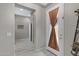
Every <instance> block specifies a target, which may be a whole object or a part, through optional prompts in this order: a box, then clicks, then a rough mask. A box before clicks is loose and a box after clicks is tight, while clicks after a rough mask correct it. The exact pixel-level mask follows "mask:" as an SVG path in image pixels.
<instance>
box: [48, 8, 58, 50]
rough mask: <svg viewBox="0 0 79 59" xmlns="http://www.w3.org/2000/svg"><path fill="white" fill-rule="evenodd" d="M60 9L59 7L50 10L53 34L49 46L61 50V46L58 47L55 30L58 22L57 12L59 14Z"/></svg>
mask: <svg viewBox="0 0 79 59" xmlns="http://www.w3.org/2000/svg"><path fill="white" fill-rule="evenodd" d="M58 10H59V7H58V8H56V9H54V10H52V11H49V17H50V23H51V26H52V30H51V35H50V39H49V43H48V46H49V47H51V48H53V49H55V50H57V51H59V47H58V44H57V37H56V32H55V28H54V27H55V25H56V23H57V14H58Z"/></svg>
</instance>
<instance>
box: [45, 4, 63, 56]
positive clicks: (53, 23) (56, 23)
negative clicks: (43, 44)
mask: <svg viewBox="0 0 79 59" xmlns="http://www.w3.org/2000/svg"><path fill="white" fill-rule="evenodd" d="M63 16H64V6H63V4H58V5H56V6H54V7H51V8H50V9H48V10H47V29H46V30H47V32H46V33H47V49H48V50H49V51H51V52H52V53H54V54H56V55H64V27H63V25H64V24H63V19H64V17H63Z"/></svg>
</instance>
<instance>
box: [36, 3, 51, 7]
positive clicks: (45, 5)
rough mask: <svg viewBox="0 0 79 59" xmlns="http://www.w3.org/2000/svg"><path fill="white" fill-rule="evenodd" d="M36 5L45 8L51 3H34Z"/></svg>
mask: <svg viewBox="0 0 79 59" xmlns="http://www.w3.org/2000/svg"><path fill="white" fill-rule="evenodd" d="M36 4H37V5H40V6H42V7H47V6H48V5H50V4H51V3H36Z"/></svg>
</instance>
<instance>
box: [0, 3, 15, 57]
mask: <svg viewBox="0 0 79 59" xmlns="http://www.w3.org/2000/svg"><path fill="white" fill-rule="evenodd" d="M14 34H15V20H14V4H12V3H10V4H8V3H0V56H1V55H2V56H5V55H9V56H10V55H14V44H15V35H14Z"/></svg>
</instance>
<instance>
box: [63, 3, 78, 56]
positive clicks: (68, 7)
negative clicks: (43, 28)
mask: <svg viewBox="0 0 79 59" xmlns="http://www.w3.org/2000/svg"><path fill="white" fill-rule="evenodd" d="M64 7H65V21H64V25H65V26H64V27H65V28H64V29H65V32H64V33H65V37H64V38H65V55H66V56H71V55H72V54H71V48H72V44H73V40H74V34H75V29H76V23H77V16H76V15H75V14H74V11H75V10H77V9H79V4H78V3H70V4H68V3H66V4H65V6H64Z"/></svg>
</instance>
